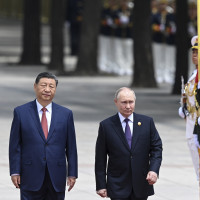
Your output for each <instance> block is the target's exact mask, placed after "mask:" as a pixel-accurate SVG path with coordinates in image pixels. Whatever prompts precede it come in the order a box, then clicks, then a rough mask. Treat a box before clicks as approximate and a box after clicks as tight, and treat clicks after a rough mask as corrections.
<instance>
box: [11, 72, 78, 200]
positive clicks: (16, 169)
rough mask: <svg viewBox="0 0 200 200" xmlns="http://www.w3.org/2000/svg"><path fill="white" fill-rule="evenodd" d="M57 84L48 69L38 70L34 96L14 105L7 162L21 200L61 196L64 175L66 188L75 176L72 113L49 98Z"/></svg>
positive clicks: (53, 199) (52, 199) (60, 198)
mask: <svg viewBox="0 0 200 200" xmlns="http://www.w3.org/2000/svg"><path fill="white" fill-rule="evenodd" d="M57 84H58V80H57V78H56V76H55V75H53V74H52V73H49V72H43V73H40V74H39V75H38V76H37V78H36V80H35V84H34V90H35V94H36V99H35V100H34V101H32V102H29V103H26V104H24V105H21V106H18V107H16V108H15V109H14V117H13V122H12V126H11V132H10V143H9V162H10V175H11V180H12V182H13V184H14V185H15V187H16V188H20V196H21V200H27V199H28V200H29V199H37V200H63V199H64V198H65V188H66V179H67V177H68V179H67V184H68V185H69V188H68V191H70V190H71V189H72V188H73V186H74V184H75V181H76V178H77V176H78V173H77V171H78V170H77V149H76V137H75V128H74V121H73V114H72V111H71V110H69V109H67V108H65V107H62V106H60V105H58V104H56V103H54V102H52V100H53V98H54V95H55V92H56V87H57ZM66 159H67V162H66Z"/></svg>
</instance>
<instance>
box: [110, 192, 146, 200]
mask: <svg viewBox="0 0 200 200" xmlns="http://www.w3.org/2000/svg"><path fill="white" fill-rule="evenodd" d="M147 198H148V197H145V198H137V197H135V195H134V192H133V191H132V192H131V195H130V196H129V197H128V198H126V199H121V198H117V199H111V200H147Z"/></svg>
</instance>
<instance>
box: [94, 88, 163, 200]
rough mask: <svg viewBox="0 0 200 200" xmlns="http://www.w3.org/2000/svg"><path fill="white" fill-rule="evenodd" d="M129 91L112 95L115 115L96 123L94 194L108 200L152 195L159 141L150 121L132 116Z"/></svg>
mask: <svg viewBox="0 0 200 200" xmlns="http://www.w3.org/2000/svg"><path fill="white" fill-rule="evenodd" d="M135 101H136V96H135V93H134V91H133V90H132V89H130V88H126V87H123V88H120V89H119V90H117V91H116V94H115V99H114V102H115V105H116V107H117V109H118V113H117V114H116V115H114V116H111V117H109V118H107V119H105V120H103V121H102V122H100V126H99V133H98V137H97V142H96V157H95V175H96V190H97V194H98V195H100V196H101V197H109V198H111V200H147V198H148V196H150V195H153V194H154V190H153V184H154V183H156V181H157V178H158V174H159V169H160V165H161V161H162V141H161V139H160V136H159V134H158V132H157V130H156V128H155V125H154V122H153V119H152V118H150V117H147V116H144V115H140V114H136V113H135V112H134V109H135Z"/></svg>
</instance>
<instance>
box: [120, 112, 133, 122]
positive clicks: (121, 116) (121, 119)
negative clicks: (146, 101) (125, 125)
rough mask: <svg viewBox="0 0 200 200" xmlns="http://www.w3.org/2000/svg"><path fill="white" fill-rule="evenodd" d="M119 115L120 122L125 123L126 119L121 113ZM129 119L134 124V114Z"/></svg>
mask: <svg viewBox="0 0 200 200" xmlns="http://www.w3.org/2000/svg"><path fill="white" fill-rule="evenodd" d="M118 115H119V119H120V122H121V123H122V122H124V120H125V119H126V118H125V117H124V116H123V115H122V114H121V113H120V112H118ZM128 119H129V120H130V121H131V122H132V123H133V113H132V114H131V115H130V116H129V117H128Z"/></svg>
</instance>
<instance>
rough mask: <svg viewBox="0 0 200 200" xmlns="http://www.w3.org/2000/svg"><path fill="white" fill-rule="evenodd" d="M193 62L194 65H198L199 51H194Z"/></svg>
mask: <svg viewBox="0 0 200 200" xmlns="http://www.w3.org/2000/svg"><path fill="white" fill-rule="evenodd" d="M192 62H193V63H194V65H196V66H197V65H198V49H192Z"/></svg>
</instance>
